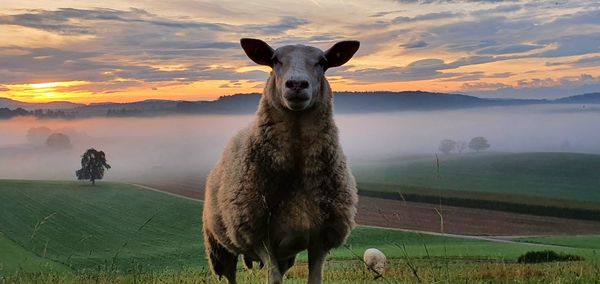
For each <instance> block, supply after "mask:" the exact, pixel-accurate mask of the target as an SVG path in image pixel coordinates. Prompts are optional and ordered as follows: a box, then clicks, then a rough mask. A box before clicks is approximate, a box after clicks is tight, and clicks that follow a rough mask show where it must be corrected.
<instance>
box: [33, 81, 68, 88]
mask: <svg viewBox="0 0 600 284" xmlns="http://www.w3.org/2000/svg"><path fill="white" fill-rule="evenodd" d="M65 84H66V83H65V82H50V83H39V84H29V86H31V87H32V88H34V89H46V88H54V87H59V86H64V85H65Z"/></svg>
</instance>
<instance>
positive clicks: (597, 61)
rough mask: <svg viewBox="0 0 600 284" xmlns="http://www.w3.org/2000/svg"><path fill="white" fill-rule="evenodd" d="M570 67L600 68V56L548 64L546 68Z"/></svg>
mask: <svg viewBox="0 0 600 284" xmlns="http://www.w3.org/2000/svg"><path fill="white" fill-rule="evenodd" d="M559 65H570V66H573V67H596V66H600V56H590V57H583V58H580V59H577V60H573V61H563V62H547V63H546V66H559Z"/></svg>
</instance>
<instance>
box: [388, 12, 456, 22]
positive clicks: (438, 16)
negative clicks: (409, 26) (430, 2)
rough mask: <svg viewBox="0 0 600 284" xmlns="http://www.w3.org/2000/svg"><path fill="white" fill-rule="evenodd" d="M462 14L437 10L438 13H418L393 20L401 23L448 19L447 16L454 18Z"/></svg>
mask: <svg viewBox="0 0 600 284" xmlns="http://www.w3.org/2000/svg"><path fill="white" fill-rule="evenodd" d="M460 15H462V13H455V12H436V13H428V14H423V15H418V16H415V17H405V16H400V17H396V18H394V19H393V20H392V23H394V24H400V23H412V22H419V21H431V20H440V19H446V18H454V17H458V16H460Z"/></svg>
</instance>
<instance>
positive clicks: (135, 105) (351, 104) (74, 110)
mask: <svg viewBox="0 0 600 284" xmlns="http://www.w3.org/2000/svg"><path fill="white" fill-rule="evenodd" d="M259 99H260V94H258V93H252V94H235V95H230V96H222V97H220V98H218V99H216V100H214V101H172V100H145V101H139V102H130V103H111V102H106V103H94V104H90V105H83V104H75V103H70V102H50V103H45V104H43V103H36V104H32V103H25V102H19V101H15V100H11V99H7V98H0V108H9V109H15V108H18V107H20V108H23V109H26V110H35V109H50V110H63V111H65V112H66V113H68V114H70V115H74V116H76V117H90V116H106V115H110V114H116V115H119V116H156V115H166V114H251V113H254V112H255V111H256V108H257V105H258V100H259ZM334 100H335V111H336V112H337V113H375V112H392V111H407V110H411V111H432V110H450V109H463V108H474V107H492V106H515V105H534V104H600V93H591V94H583V95H577V96H570V97H565V98H561V99H557V100H541V99H484V98H479V97H474V96H467V95H461V94H446V93H431V92H421V91H406V92H386V91H381V92H336V93H335V94H334Z"/></svg>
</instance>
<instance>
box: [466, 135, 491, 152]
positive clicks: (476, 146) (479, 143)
mask: <svg viewBox="0 0 600 284" xmlns="http://www.w3.org/2000/svg"><path fill="white" fill-rule="evenodd" d="M488 148H490V144H488V141H487V139H485V137H483V136H478V137H475V138H473V139H471V142H469V149H471V150H473V151H477V152H479V151H484V150H486V149H488Z"/></svg>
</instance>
